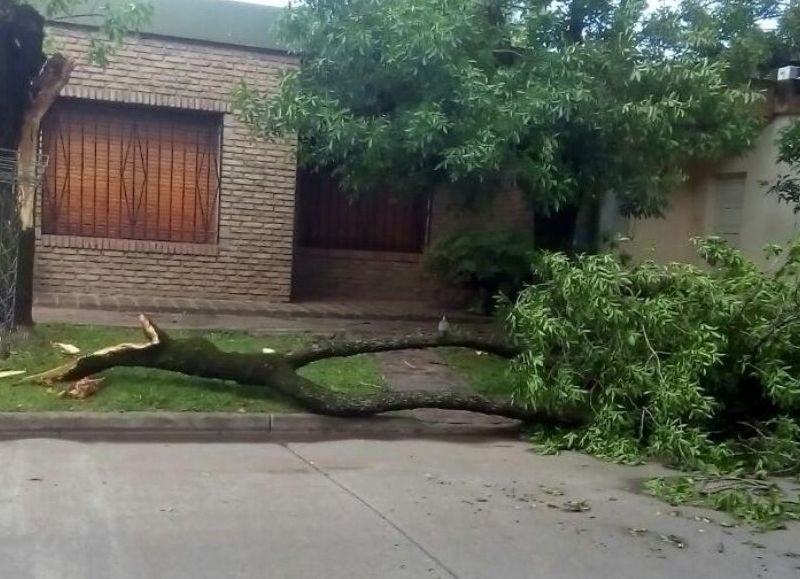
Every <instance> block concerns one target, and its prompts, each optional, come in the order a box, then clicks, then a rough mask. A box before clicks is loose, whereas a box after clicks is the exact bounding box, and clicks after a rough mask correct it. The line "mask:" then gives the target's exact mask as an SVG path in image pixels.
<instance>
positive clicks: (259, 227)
mask: <svg viewBox="0 0 800 579" xmlns="http://www.w3.org/2000/svg"><path fill="white" fill-rule="evenodd" d="M52 33H53V36H54V39H55V41H56V42H57V43H58V45H59V46H60V48H61V50H62V51H63V52H65V53H68V54H71V55H73V56H75V57H76V58H78V60H79V65H78V67H77V68H76V70H75V72H74V73H73V75H72V80H71V81H70V84H69V85H68V86H67V87H66V88H65V90H64V91H63V93H62V94H63V95H64V96H68V97H74V98H80V99H89V100H102V101H108V102H120V103H137V104H145V105H154V106H161V107H177V108H184V109H195V110H209V111H216V112H220V113H223V115H224V116H223V138H222V157H221V165H222V190H221V194H220V210H219V211H220V213H219V242H218V244H216V245H213V246H209V245H201V244H196V245H195V244H186V243H166V242H147V241H129V240H106V239H97V238H82V237H68V236H47V235H41V234H39V235H38V239H37V254H36V272H35V276H36V277H35V279H36V282H35V283H36V290H37V291H46V292H68V293H71V292H86V293H105V294H119V295H137V294H145V293H146V294H148V295H151V296H163V297H173V296H175V297H200V298H210V299H225V298H236V299H264V300H271V301H288V300H289V298H290V293H291V271H292V242H293V241H292V240H293V231H294V188H295V163H296V162H295V143H294V141H293V140H285V141H280V142H277V143H267V142H264V141H258V140H255V139H253V138H252V137H251V136H250V135H249V134H248V132H247V129H246V128H245V127H243V126H242V125H241V124H240V123H238V122H237V121H236V119H234V118H233V116H232V115H231V114H230V106H229V96H230V93H231V91H232V89H233V86H234V85H235V83H237V82H238V81H239V80H240V79H242V78H246V79H247V80H248V82H250V83H252V84H254V85H256V86H258V87H259V88H261V89H262V90H264V91H267V92H269V91H274V90H276V87H277V82H278V79H279V75H280V73H281V71H283V70H286V69H287V68H289V67H292V66H294V65H295V61H294V60H293V59H292V58H290V57H288V56H286V55H282V54H279V53H270V52H266V51H258V50H250V49H240V48H236V47H230V46H224V45H211V44H202V43H195V42H191V41H183V40H173V39H166V38H158V37H141V38H135V39H130V40H129V41H127V42H126V43H125V45H124V46H123V47H122V48H121V50H119V52H118V53H117V54H116V55H114V56H113V57H112V58H111V62H110V65H109V66H108V68H106V69H105V70H103V69H100V68H97V67H94V66H91V65H89V64H86V52H87V46H88V34H87V32H86V30H84V29H82V28H79V27H66V26H58V27H56V28H54V29H53V30H52Z"/></svg>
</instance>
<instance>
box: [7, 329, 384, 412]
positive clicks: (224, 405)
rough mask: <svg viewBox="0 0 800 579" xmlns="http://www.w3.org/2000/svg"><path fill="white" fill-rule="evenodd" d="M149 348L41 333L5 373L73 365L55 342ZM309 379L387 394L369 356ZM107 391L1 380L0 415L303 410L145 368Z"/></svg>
mask: <svg viewBox="0 0 800 579" xmlns="http://www.w3.org/2000/svg"><path fill="white" fill-rule="evenodd" d="M170 334H171V335H173V336H175V337H181V336H184V337H186V336H192V335H195V336H197V335H202V336H204V337H206V338H208V339H209V340H211V341H212V342H214V343H215V344H216V345H217V346H218V347H219V348H220V349H222V350H227V351H237V352H260V351H261V349H262V348H264V347H268V348H273V349H275V350H276V351H278V352H282V351H283V352H285V351H288V350H291V349H292V348H295V347H297V346H299V345H302V344H304V343H307V342H308V341H309V338H307V337H304V336H253V335H251V334H248V333H246V332H219V331H217V332H214V331H209V332H189V331H175V330H173V331H171V332H170ZM131 341H133V342H141V341H143V337H142V332H141V330H140V329H133V328H107V327H97V326H69V325H39V326H37V327H36V328H35V330H34V331H33V332H32V334H31V335H30V336H28V337H27V338H25V339H23V340H20V341H18V342H17V344H15V347H14V348H13V349H12V353H11V356H10V357H9V358H8V359H5V360H0V370H25V371H26V372H27V375H31V374H36V373H38V372H42V371H44V370H48V369H50V368H53V367H55V366H58V365H59V364H62V363H64V362H65V361H66V360H67V358H68V357H67V356H65V355H63V354H61V353H60V352H59V351H58V350H57V349H56V348H55V347H53V345H52V344H53V342H66V343H69V344H73V345H75V346H77V347H79V348H80V349H81V353H88V352H92V351H94V350H97V349H99V348H102V347H106V346H111V345H115V344H118V343H121V342H131ZM300 373H301V374H302V375H303V376H305V377H307V378H309V379H311V380H314V381H316V382H318V383H320V384H323V385H325V386H327V387H329V388H331V389H334V390H338V391H342V392H352V393H354V394H356V393H366V392H370V391H374V390H375V389H376V388H382V387H383V377H382V375H381V373H380V371H379V369H378V367H377V365H376V363H375V361H374V360H373V359H371V358H370V357H368V356H354V357H351V358H337V359H331V360H323V361H320V362H315V363H313V364H310V365H308V366H306V367H305V368H303V369H302V370H301V372H300ZM103 375H104V376H105V378H106V380H105V383H104V387H103V388H102V389H101V390H100V391H99V392H98V393H96V394H95V395H94V396H91V397H90V398H88V399H86V400H73V399H68V398H60V397H58V396H57V395H56V394H55V393H53V392H48V390H47V388H45V387H43V386H41V385H38V384H36V383H31V382H22V381H21V380H20V378H24V376H21V377H14V378H2V379H0V411H5V412H8V411H20V412H24V411H36V410H39V411H41V410H88V411H137V410H139V411H144V410H172V411H208V412H211V411H218V412H223V411H239V412H242V411H246V412H294V411H298V410H299V408H297V407H296V406H294V405H293V404H292V403H291V402H290V401H289V400H287V399H285V398H283V397H279V396H278V395H276V394H273V393H271V392H269V391H267V390H266V389H265V388H260V387H248V386H240V385H238V384H235V383H233V382H226V381H222V380H210V379H205V378H197V377H192V376H184V375H181V374H176V373H173V372H166V371H162V370H151V369H146V368H114V369H112V370H109V371H107V372H104V373H103Z"/></svg>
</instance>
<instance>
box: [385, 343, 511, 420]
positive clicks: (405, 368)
mask: <svg viewBox="0 0 800 579" xmlns="http://www.w3.org/2000/svg"><path fill="white" fill-rule="evenodd" d="M375 358H376V359H377V362H378V365H379V367H380V369H381V371H382V373H383V376H384V379H385V381H386V386H387V388H390V389H392V390H395V391H399V392H409V391H427V392H441V391H448V390H452V391H456V392H462V393H469V392H470V391H471V389H470V387H469V385H468V384H467V381H466V378H465V377H464V376H462V375H461V374H458V373H456V372H455V371H453V369H452V368H451V367H450V366H448V365H447V363H446V362H445V361H444V360H443V359H442V357H441V356H439V354H438V353H437V352H436V350H399V351H392V352H381V353H380V354H376V355H375ZM410 414H411V415H412V416H414V417H415V418H417V419H418V420H421V421H423V422H425V423H428V424H451V425H465V426H466V425H473V426H476V427H480V428H483V427H487V426H497V427H512V426H515V425H518V424H519V421H517V420H510V419H508V418H501V417H499V416H486V415H483V414H475V413H474V412H463V411H461V410H438V409H435V408H423V409H420V410H414V411H412V412H411V413H410Z"/></svg>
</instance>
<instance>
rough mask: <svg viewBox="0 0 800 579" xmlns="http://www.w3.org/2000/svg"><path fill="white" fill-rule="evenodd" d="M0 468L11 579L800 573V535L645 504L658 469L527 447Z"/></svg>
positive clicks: (455, 446)
mask: <svg viewBox="0 0 800 579" xmlns="http://www.w3.org/2000/svg"><path fill="white" fill-rule="evenodd" d="M0 464H2V465H3V468H2V469H0V505H2V508H0V532H2V536H3V540H2V541H0V576H2V577H9V578H12V577H13V578H14V579H86V578H90V577H91V578H95V577H97V578H114V579H141V578H143V577H157V578H159V579H229V578H239V579H251V578H252V579H262V578H265V577H268V578H270V579H305V578H309V579H312V578H313V579H318V578H322V577H324V578H326V579H339V578H341V579H359V578H376V579H395V578H398V579H399V578H413V579H418V578H432V579H433V578H460V579H461V578H463V579H466V578H470V579H473V578H474V579H478V578H483V579H516V578H519V579H529V578H534V577H535V578H537V579H573V578H582V577H597V578H608V579H612V578H614V579H618V578H619V579H628V578H630V579H655V578H664V579H672V578H675V577H687V578H693V577H703V578H704V579H714V578H721V579H723V578H724V579H738V578H741V579H756V578H760V577H764V578H769V577H774V578H781V579H783V578H789V577H796V576H798V574H799V572H798V569H797V567H798V565H800V558H798V557H800V555H798V552H799V551H800V547H799V545H800V527H798V526H797V525H795V526H793V527H792V528H791V529H790V530H788V531H781V532H774V533H768V534H762V535H753V534H751V533H750V532H748V531H747V530H746V529H743V528H738V527H737V528H728V527H724V526H721V525H720V524H718V523H717V522H714V520H726V519H725V517H724V516H721V515H719V514H718V513H709V512H704V511H698V510H694V509H680V510H674V509H672V508H671V507H669V506H668V505H665V504H664V503H661V502H659V501H656V500H654V499H651V498H648V497H645V496H642V495H641V494H639V493H638V491H637V489H638V487H639V485H640V482H641V480H642V479H643V478H645V477H647V476H651V475H653V474H656V473H660V472H664V471H663V470H662V469H659V468H656V467H636V468H631V467H622V466H615V465H610V464H606V463H601V462H598V461H595V460H593V459H590V458H587V457H585V456H581V455H575V454H565V455H563V456H560V457H542V456H537V455H534V454H532V453H530V452H529V447H528V445H526V444H525V443H521V442H510V441H482V442H471V443H465V442H461V441H457V440H453V441H424V440H397V441H362V440H351V441H329V442H310V443H302V442H299V443H288V444H276V443H257V444H256V443H254V444H243V443H230V444H196V443H185V444H163V443H159V444H141V443H103V442H95V443H81V442H70V441H63V440H36V439H31V440H17V441H11V442H2V443H0ZM566 501H586V506H587V507H588V508H589V509H590V510H585V511H581V512H571V511H570V510H568V509H567V510H565V509H564V503H565V502H566ZM696 517H697V518H696ZM703 517H709V518H703ZM712 519H713V520H712ZM678 543H680V544H682V545H683V546H682V548H679V546H678Z"/></svg>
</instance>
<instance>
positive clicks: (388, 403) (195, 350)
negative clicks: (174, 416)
mask: <svg viewBox="0 0 800 579" xmlns="http://www.w3.org/2000/svg"><path fill="white" fill-rule="evenodd" d="M140 320H141V322H142V327H143V329H144V332H145V335H146V336H147V337H148V339H149V342H148V343H145V344H120V345H119V346H113V347H110V348H105V349H103V350H99V351H97V352H95V353H94V354H89V355H87V356H84V357H82V358H78V359H76V360H75V361H73V362H71V363H69V364H67V365H65V366H62V367H59V368H55V369H53V370H50V371H49V372H45V373H44V374H40V375H38V376H34V377H32V378H31V379H33V380H40V381H45V382H48V383H57V382H67V383H69V382H74V381H76V380H81V379H84V378H87V377H89V376H92V375H94V374H97V373H98V372H102V371H103V370H108V369H109V368H114V367H117V366H140V367H145V368H159V369H162V370H171V371H173V372H180V373H182V374H188V375H192V376H201V377H204V378H217V379H223V380H232V381H234V382H238V383H240V384H249V385H254V386H263V387H265V388H269V389H271V390H274V391H276V392H280V393H281V394H283V395H285V396H288V397H289V398H291V399H292V400H294V401H295V402H296V403H297V404H299V405H300V406H302V407H303V408H305V409H307V410H309V411H311V412H314V413H317V414H324V415H328V416H341V417H355V416H368V415H372V414H378V413H381V412H389V411H395V410H411V409H416V408H440V409H446V410H468V411H472V412H480V413H483V414H494V415H498V416H505V417H508V418H515V419H519V420H525V421H530V422H537V423H545V424H551V425H558V426H575V425H579V424H583V423H584V422H585V416H584V414H583V413H582V412H580V411H575V412H573V413H564V414H559V415H556V414H552V413H548V412H546V411H542V410H536V409H532V408H529V407H526V406H521V405H518V404H514V403H513V402H512V401H510V400H494V399H489V398H485V397H483V396H480V395H478V394H463V393H459V392H426V391H418V392H392V391H388V390H387V391H382V392H379V393H377V394H370V395H366V396H351V395H347V394H342V393H339V392H335V391H332V390H330V389H328V388H325V387H323V386H320V385H319V384H316V383H315V382H312V381H311V380H308V379H307V378H303V377H302V376H300V375H298V374H297V369H298V368H301V367H303V366H305V365H307V364H310V363H312V362H315V361H318V360H324V359H327V358H335V357H344V356H353V355H355V354H363V353H371V352H384V351H387V350H404V349H420V348H435V347H442V346H449V347H467V348H477V349H481V350H483V351H486V352H491V353H493V354H496V355H499V356H504V357H513V356H515V355H517V354H518V353H519V350H517V349H516V348H514V347H513V346H511V345H509V344H505V343H502V342H498V341H492V340H484V339H480V338H477V337H472V336H461V335H450V334H446V335H435V336H426V335H415V336H407V337H402V338H397V339H379V340H354V341H342V342H329V343H324V344H317V345H314V346H311V347H310V348H306V349H303V350H300V351H297V352H291V353H289V354H241V353H232V352H223V351H221V350H219V349H218V348H217V347H216V346H214V345H213V344H211V343H210V342H208V341H207V340H204V339H202V338H191V339H173V338H170V337H169V336H167V335H166V334H165V333H164V332H163V331H162V330H160V329H159V328H158V327H157V326H156V325H155V324H154V323H153V322H152V321H150V320H149V319H148V318H147V317H145V316H140Z"/></svg>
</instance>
